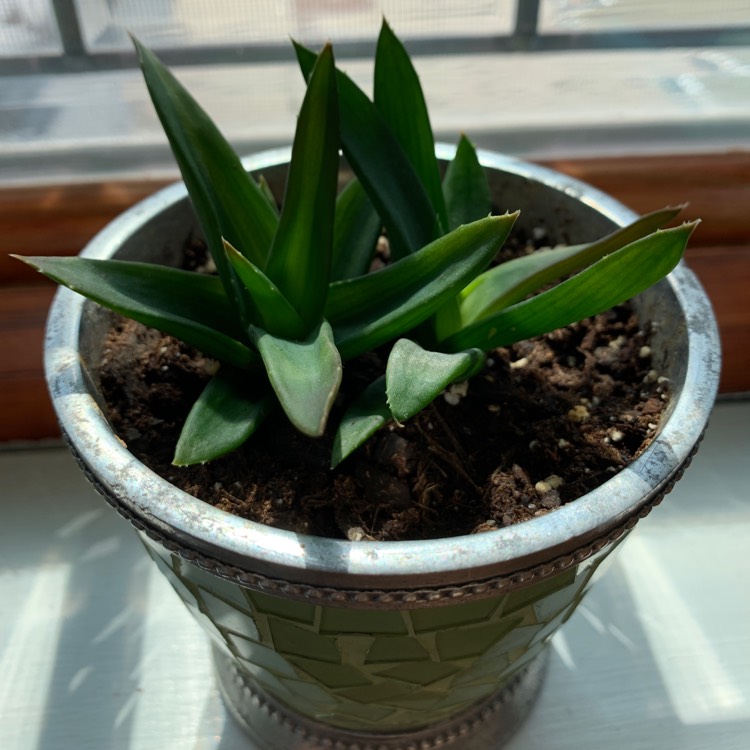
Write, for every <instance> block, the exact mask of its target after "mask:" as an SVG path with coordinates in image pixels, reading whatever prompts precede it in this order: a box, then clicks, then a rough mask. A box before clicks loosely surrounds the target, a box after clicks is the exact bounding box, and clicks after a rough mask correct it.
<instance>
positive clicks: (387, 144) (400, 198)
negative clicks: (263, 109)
mask: <svg viewBox="0 0 750 750" xmlns="http://www.w3.org/2000/svg"><path fill="white" fill-rule="evenodd" d="M295 51H296V53H297V59H298V61H299V64H300V68H301V69H302V73H303V74H304V76H305V78H309V75H310V72H311V71H312V67H313V65H314V62H315V53H313V52H311V51H310V50H308V49H306V48H305V47H303V46H302V45H300V44H297V43H295ZM336 82H337V85H338V94H339V117H340V126H341V146H342V149H343V152H344V156H345V157H346V160H347V161H348V162H349V165H350V166H351V168H352V169H353V170H354V173H355V174H356V175H357V177H358V178H359V180H360V181H361V182H362V185H363V186H364V188H365V190H366V191H367V194H368V195H369V196H370V200H371V201H372V203H373V205H374V206H375V209H376V210H377V212H378V214H380V218H381V219H382V220H383V224H384V226H385V227H386V229H387V232H388V240H389V242H390V246H391V253H392V255H393V257H394V258H400V257H403V256H404V255H408V254H409V253H413V252H415V251H416V250H418V249H419V248H421V247H424V246H425V245H426V244H428V243H429V242H431V241H432V239H433V238H434V236H435V229H436V216H435V212H434V211H433V208H432V204H431V203H430V199H429V197H428V195H427V193H426V191H425V189H424V187H423V185H422V182H421V180H420V179H419V176H418V175H417V174H416V172H415V171H414V168H413V167H412V166H411V163H410V161H409V159H408V157H407V156H406V154H405V153H404V150H403V149H402V148H401V145H400V144H399V142H398V141H397V140H396V137H395V136H394V135H393V133H392V132H391V130H390V128H389V127H388V126H387V125H386V123H385V122H384V120H383V117H382V116H381V114H380V113H379V112H378V110H377V109H376V108H375V105H374V104H373V103H372V102H371V101H370V100H369V99H368V98H367V95H366V94H365V93H364V92H363V91H362V90H361V89H360V88H359V87H358V86H357V85H356V84H355V83H354V82H353V81H352V80H351V79H350V78H349V77H348V76H346V75H345V74H344V73H342V72H341V71H340V70H337V71H336Z"/></svg>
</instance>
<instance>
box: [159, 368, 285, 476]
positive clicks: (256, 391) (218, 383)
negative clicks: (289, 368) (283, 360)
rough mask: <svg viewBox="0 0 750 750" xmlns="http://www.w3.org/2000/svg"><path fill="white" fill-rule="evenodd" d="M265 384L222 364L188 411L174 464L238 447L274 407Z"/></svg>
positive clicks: (204, 458) (198, 460) (210, 457)
mask: <svg viewBox="0 0 750 750" xmlns="http://www.w3.org/2000/svg"><path fill="white" fill-rule="evenodd" d="M273 403H274V399H273V397H272V394H271V393H270V389H269V388H268V383H267V382H265V383H263V384H258V383H257V379H253V380H250V378H249V376H248V373H246V372H237V371H235V370H231V369H230V368H224V367H222V368H221V369H220V370H219V372H218V374H217V375H215V376H214V377H213V378H212V379H211V380H210V382H209V383H208V385H207V386H206V387H205V388H204V389H203V392H202V393H201V395H200V396H199V397H198V400H197V401H196V402H195V404H194V405H193V408H192V409H191V410H190V414H188V418H187V420H186V421H185V424H184V426H183V428H182V432H181V433H180V438H179V440H178V441H177V448H176V449H175V455H174V460H173V461H172V463H173V464H174V465H175V466H190V465H192V464H202V463H206V461H212V460H213V459H215V458H219V457H220V456H224V455H226V454H227V453H230V452H231V451H233V450H235V449H236V448H239V447H240V446H241V445H242V444H243V443H244V442H245V441H246V440H247V439H248V438H249V437H250V436H251V435H252V434H253V432H255V430H256V429H257V428H258V426H259V425H260V424H261V422H262V421H263V420H264V419H265V417H266V415H267V414H268V412H269V411H270V410H271V408H272V407H273Z"/></svg>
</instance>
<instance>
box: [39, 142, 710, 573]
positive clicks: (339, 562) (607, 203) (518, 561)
mask: <svg viewBox="0 0 750 750" xmlns="http://www.w3.org/2000/svg"><path fill="white" fill-rule="evenodd" d="M437 150H438V155H439V156H440V157H441V158H446V159H449V158H451V157H452V155H453V154H454V152H455V147H453V146H449V145H445V144H440V145H439V146H438V149H437ZM289 154H290V150H289V149H286V148H285V149H274V150H271V151H266V152H263V153H260V154H257V155H255V156H252V157H250V158H248V159H246V160H245V161H244V163H245V166H246V168H248V169H249V170H251V171H256V170H260V169H263V168H266V169H267V168H269V167H270V166H273V165H277V164H280V163H284V162H287V161H288V159H289ZM480 158H481V161H482V163H483V164H484V165H485V166H486V167H490V168H495V169H499V170H502V171H507V172H512V173H515V174H519V175H521V176H524V177H527V178H528V179H529V180H532V181H537V182H541V183H544V184H546V185H548V186H552V187H554V188H556V189H558V190H561V191H564V192H565V193H567V194H569V195H571V196H574V197H575V198H577V199H578V200H580V201H583V202H584V203H586V204H588V205H590V206H592V207H595V208H596V209H597V210H598V211H599V212H601V213H603V214H604V215H605V216H607V217H608V218H611V219H612V220H613V221H614V222H616V223H618V224H624V223H626V222H629V221H632V219H633V218H634V216H635V214H633V212H632V211H630V210H629V209H627V208H625V207H624V206H623V205H622V204H620V203H619V202H617V201H615V200H614V199H613V198H611V197H609V196H607V195H605V194H604V193H602V192H600V191H599V190H596V189H594V188H592V187H590V186H589V185H586V184H585V183H582V182H580V181H578V180H576V179H573V178H570V177H567V176H565V175H561V174H559V173H557V172H554V171H552V170H549V169H545V168H543V167H540V166H537V165H533V164H529V163H526V162H523V161H520V160H518V159H514V158H511V157H507V156H502V155H498V154H495V153H491V152H486V151H481V152H480ZM185 195H186V191H185V188H184V185H183V184H182V183H178V184H175V185H172V186H170V187H167V188H165V189H163V190H161V191H159V192H158V193H156V194H155V195H153V196H151V197H149V198H147V199H146V200H144V201H142V202H140V203H139V204H137V205H136V206H134V207H133V208H131V209H130V210H128V211H126V212H125V213H123V214H122V215H121V216H119V217H118V218H117V219H115V220H114V221H113V222H112V223H110V224H109V225H108V226H107V227H105V228H104V229H103V230H102V231H101V232H100V233H99V234H98V235H97V236H96V237H95V238H94V239H93V240H92V241H91V242H90V243H89V244H88V246H87V247H86V248H85V250H84V251H83V253H82V254H83V255H85V256H86V257H89V258H103V257H109V256H110V255H111V254H112V252H113V251H114V250H116V249H117V247H118V246H119V245H120V244H121V243H122V240H123V238H124V237H125V236H127V235H128V234H130V233H132V232H133V231H134V230H135V229H136V228H137V227H138V226H140V225H141V224H142V223H143V222H145V221H147V220H149V219H151V218H153V217H154V216H156V215H157V214H158V213H159V212H161V211H162V210H164V209H165V208H166V207H168V206H170V205H172V204H173V203H175V202H176V201H178V200H181V199H182V198H184V197H185ZM508 208H509V209H513V208H515V207H514V206H508ZM662 283H667V284H668V285H669V287H670V288H671V291H672V293H673V294H674V295H675V296H676V298H677V300H678V301H679V303H680V305H681V306H682V308H683V310H684V313H685V318H686V320H687V321H688V328H689V330H688V342H689V346H688V362H687V369H686V377H685V382H684V387H683V388H682V389H681V392H680V393H679V395H678V398H677V399H676V402H675V403H674V405H673V408H672V412H671V415H670V418H669V419H668V420H667V421H666V422H665V423H664V424H663V425H662V427H661V429H660V432H659V434H658V436H657V437H656V439H655V440H654V441H653V442H652V444H651V445H650V446H649V447H648V448H647V449H646V450H645V451H644V453H643V454H642V455H641V456H640V457H639V458H637V459H636V460H635V461H634V462H633V463H632V464H631V465H630V466H629V467H628V468H626V469H624V470H623V471H621V472H619V473H618V474H616V475H614V476H613V477H612V478H611V479H610V480H609V481H607V482H606V483H604V484H602V485H601V486H600V487H598V488H597V489H596V490H594V491H592V492H590V493H588V494H587V495H585V496H583V497H581V498H579V499H578V500H576V501H574V502H572V503H569V504H567V505H565V506H563V507H562V508H560V509H557V510H555V511H554V512H553V513H550V514H548V515H545V516H541V517H539V518H535V519H533V520H530V521H527V522H524V523H520V524H517V525H515V526H511V527H507V528H500V529H497V530H495V531H491V532H487V533H483V534H478V535H471V536H459V537H452V538H449V539H438V540H429V541H403V542H348V541H343V540H336V539H326V538H320V537H313V536H306V535H301V534H297V533H293V532H289V531H283V530H279V529H273V528H269V527H267V526H264V525H262V524H258V523H255V522H252V521H248V520H245V519H241V518H238V517H236V516H233V515H231V514H229V513H226V512H224V511H221V510H218V509H216V508H214V507H212V506H210V505H208V504H206V503H204V502H202V501H201V500H198V499H197V498H195V497H192V496H191V495H188V494H186V493H184V492H182V491H181V490H178V489H176V488H174V487H173V486H172V485H170V484H169V483H168V482H167V481H166V480H164V479H162V478H161V477H159V476H157V475H156V474H155V473H153V472H152V471H150V470H149V469H147V468H146V467H145V466H143V464H141V463H140V462H139V461H137V459H135V458H134V457H133V456H132V455H131V454H130V453H129V452H128V451H127V449H126V448H125V446H124V445H123V444H122V442H121V441H120V440H119V439H118V438H117V437H116V436H115V435H114V433H113V432H112V430H111V428H110V426H109V424H108V422H107V420H106V418H105V416H104V415H103V413H102V412H101V410H100V409H99V407H98V405H97V403H96V401H95V399H94V398H93V397H92V395H91V393H90V388H89V378H88V376H87V374H86V372H85V369H84V367H82V365H81V358H80V356H79V354H78V339H79V330H80V327H81V324H82V321H83V319H84V309H85V305H86V304H91V303H86V302H85V300H83V298H82V297H80V296H79V295H76V294H74V293H72V292H70V291H69V290H67V289H60V290H58V293H57V296H56V298H55V301H54V303H53V307H52V309H51V311H50V317H49V321H48V330H47V339H46V350H45V355H46V371H47V379H48V383H49V387H50V392H51V394H52V396H53V403H54V405H55V408H56V410H57V413H58V417H59V419H60V422H61V425H62V427H63V429H64V430H65V432H66V433H67V435H68V437H69V439H70V441H71V443H72V444H73V446H74V448H75V449H76V450H77V451H78V452H79V454H80V455H82V456H83V459H84V461H85V462H86V464H87V465H88V467H89V468H90V470H91V471H92V472H93V473H94V475H95V476H96V477H97V479H98V481H99V482H100V483H101V484H102V485H103V487H104V488H105V489H106V490H107V491H108V492H111V493H113V494H114V495H115V496H117V497H118V499H119V502H120V503H122V504H123V506H124V507H125V508H126V509H127V511H128V513H129V514H131V515H132V516H134V517H135V518H137V519H140V520H141V522H142V523H144V524H145V525H147V526H149V527H152V528H155V529H157V530H158V531H159V532H160V533H166V534H169V535H172V536H173V537H174V539H175V540H176V541H177V542H178V543H179V544H186V545H189V546H192V547H193V548H195V549H197V550H198V551H200V552H201V553H202V554H209V555H212V556H213V557H215V558H216V559H219V560H223V561H225V562H229V563H231V564H234V565H239V566H240V567H243V568H246V569H248V570H254V569H256V570H257V569H260V570H262V571H264V572H265V573H266V574H274V573H275V574H276V575H277V576H279V577H281V578H285V579H287V580H301V581H305V580H314V581H320V580H321V577H325V578H326V579H327V580H330V581H331V583H330V584H329V585H332V586H336V585H346V584H348V583H351V582H352V581H355V582H356V581H360V582H361V581H364V582H367V584H368V585H373V586H374V585H378V586H381V587H385V588H389V587H390V586H396V585H400V586H404V585H405V584H407V585H408V582H409V581H414V582H415V584H414V585H418V583H416V582H422V581H424V580H432V581H435V580H445V581H446V582H454V581H466V580H472V577H481V576H482V575H483V571H487V570H490V569H491V570H492V571H493V572H500V573H502V572H504V571H510V570H518V569H522V568H523V567H525V566H526V564H528V563H531V562H538V561H539V560H540V559H544V558H545V557H546V558H547V559H551V558H552V557H553V556H554V554H556V553H557V554H559V553H560V552H561V551H564V550H566V549H567V550H570V549H572V548H575V547H577V546H579V544H580V543H581V542H582V541H588V540H591V539H593V538H595V537H596V536H597V535H601V533H603V532H604V531H607V530H608V529H611V528H613V527H615V526H616V525H617V524H618V523H620V522H622V520H623V519H626V518H628V517H630V516H632V515H633V514H634V513H636V512H637V511H638V509H639V508H640V507H641V506H643V505H644V504H645V503H647V502H648V500H649V498H652V497H653V496H654V495H655V494H656V493H658V491H659V490H660V489H661V488H663V487H664V485H665V484H666V482H667V481H668V480H669V479H670V477H672V476H673V475H674V474H675V473H676V472H677V471H678V469H679V468H680V466H681V465H682V464H683V463H685V461H686V460H687V459H688V457H689V455H690V453H691V450H692V449H693V447H694V445H695V444H696V442H697V441H698V440H699V438H700V435H701V433H702V431H703V429H704V427H705V424H706V422H707V420H708V415H709V412H710V409H711V406H712V404H713V401H714V397H715V394H716V390H717V387H718V377H719V368H720V363H719V355H718V351H719V347H718V332H717V329H716V324H715V321H714V317H713V312H712V310H711V307H710V304H709V302H708V299H707V298H706V296H705V293H704V292H703V290H702V288H701V287H700V285H699V283H698V282H697V280H696V279H695V277H694V276H693V274H692V273H691V272H690V271H689V270H688V269H687V268H686V267H685V266H684V265H683V264H681V265H680V266H679V267H678V268H677V269H675V271H674V272H673V273H672V274H670V277H669V278H668V280H667V281H666V282H662Z"/></svg>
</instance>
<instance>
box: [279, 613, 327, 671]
mask: <svg viewBox="0 0 750 750" xmlns="http://www.w3.org/2000/svg"><path fill="white" fill-rule="evenodd" d="M268 626H269V628H270V630H271V637H272V638H273V643H274V646H275V647H276V649H277V650H278V651H280V652H281V653H286V654H292V655H295V656H306V657H307V658H309V659H314V660H317V661H325V662H330V663H333V664H338V663H339V662H340V660H341V659H340V656H339V652H338V649H337V648H336V644H335V643H334V641H333V639H332V638H327V637H325V636H322V635H318V634H317V633H314V632H312V631H310V630H305V629H304V628H301V627H299V626H298V625H294V624H293V623H291V622H286V621H285V620H277V619H276V618H272V617H269V618H268Z"/></svg>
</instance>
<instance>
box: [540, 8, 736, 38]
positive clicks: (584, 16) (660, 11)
mask: <svg viewBox="0 0 750 750" xmlns="http://www.w3.org/2000/svg"><path fill="white" fill-rule="evenodd" d="M749 23H750V2H748V0H720V1H719V0H717V1H716V2H706V1H705V0H542V4H541V7H540V13H539V30H540V32H541V33H543V34H544V33H547V34H550V33H552V34H555V33H562V34H565V33H568V34H576V33H584V34H585V33H591V32H597V31H634V30H638V29H643V30H654V29H674V30H677V29H691V28H692V29H695V28H698V29H700V28H715V27H717V26H732V25H739V24H742V25H746V24H749Z"/></svg>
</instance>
